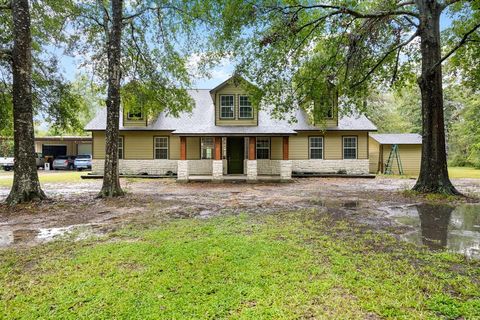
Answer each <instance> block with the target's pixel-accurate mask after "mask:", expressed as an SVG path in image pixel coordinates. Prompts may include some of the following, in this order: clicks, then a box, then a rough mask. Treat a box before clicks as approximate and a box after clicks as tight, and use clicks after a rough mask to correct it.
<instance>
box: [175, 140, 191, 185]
mask: <svg viewBox="0 0 480 320" xmlns="http://www.w3.org/2000/svg"><path fill="white" fill-rule="evenodd" d="M177 181H178V182H188V160H187V137H180V160H178V161H177Z"/></svg>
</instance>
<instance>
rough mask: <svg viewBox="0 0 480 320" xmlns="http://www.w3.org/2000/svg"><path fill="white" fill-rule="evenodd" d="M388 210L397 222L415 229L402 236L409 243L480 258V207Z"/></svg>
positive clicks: (422, 207)
mask: <svg viewBox="0 0 480 320" xmlns="http://www.w3.org/2000/svg"><path fill="white" fill-rule="evenodd" d="M385 210H386V211H387V212H388V214H389V216H391V217H392V218H393V219H394V220H395V221H396V222H398V223H400V224H402V225H405V226H408V227H410V228H411V229H412V231H409V232H407V233H405V234H403V235H402V238H404V239H405V240H407V241H410V242H413V243H417V244H421V245H425V246H427V247H428V248H430V249H431V250H443V249H447V250H451V251H455V252H458V253H462V254H464V255H465V256H467V257H468V258H473V259H480V205H478V204H475V205H472V204H464V205H460V206H458V207H451V206H448V205H431V204H419V205H412V206H401V207H389V208H386V209H385Z"/></svg>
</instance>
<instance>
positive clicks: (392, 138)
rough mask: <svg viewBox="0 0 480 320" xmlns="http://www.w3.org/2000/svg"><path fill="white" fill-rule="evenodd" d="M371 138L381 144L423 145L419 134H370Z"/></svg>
mask: <svg viewBox="0 0 480 320" xmlns="http://www.w3.org/2000/svg"><path fill="white" fill-rule="evenodd" d="M370 137H372V139H374V140H375V141H377V142H378V143H380V144H422V136H421V135H419V134H418V133H381V134H380V133H370Z"/></svg>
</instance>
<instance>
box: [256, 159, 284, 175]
mask: <svg viewBox="0 0 480 320" xmlns="http://www.w3.org/2000/svg"><path fill="white" fill-rule="evenodd" d="M281 161H282V160H266V159H258V160H257V172H258V174H259V175H261V174H265V175H280V163H281Z"/></svg>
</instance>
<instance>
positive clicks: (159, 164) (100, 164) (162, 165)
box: [92, 159, 177, 175]
mask: <svg viewBox="0 0 480 320" xmlns="http://www.w3.org/2000/svg"><path fill="white" fill-rule="evenodd" d="M103 168H104V160H99V159H94V160H92V173H94V174H103ZM118 169H119V172H120V174H141V173H148V174H158V175H163V174H166V173H167V172H168V171H171V172H174V173H177V160H123V159H120V160H119V168H118Z"/></svg>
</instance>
